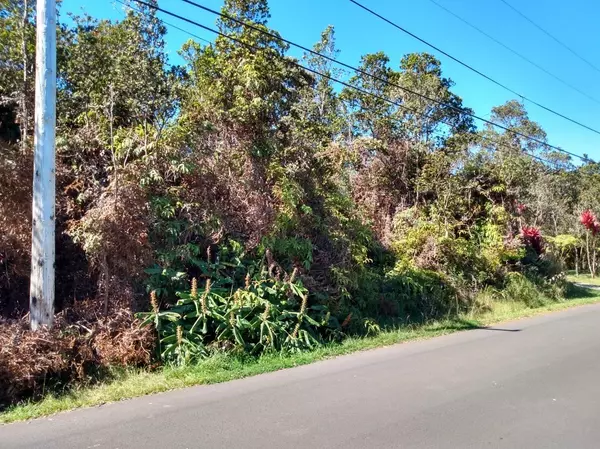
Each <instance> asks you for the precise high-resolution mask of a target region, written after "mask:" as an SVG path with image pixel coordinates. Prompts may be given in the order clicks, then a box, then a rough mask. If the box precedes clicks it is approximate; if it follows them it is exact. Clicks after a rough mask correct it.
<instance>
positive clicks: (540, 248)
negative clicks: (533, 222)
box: [521, 226, 544, 256]
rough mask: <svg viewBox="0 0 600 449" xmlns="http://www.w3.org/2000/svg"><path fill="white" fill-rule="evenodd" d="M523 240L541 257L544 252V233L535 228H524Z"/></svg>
mask: <svg viewBox="0 0 600 449" xmlns="http://www.w3.org/2000/svg"><path fill="white" fill-rule="evenodd" d="M521 238H522V239H523V243H525V245H527V246H529V247H531V248H532V249H533V250H534V251H535V252H536V254H537V255H538V256H539V255H540V254H542V253H543V252H544V241H543V239H542V233H541V232H540V230H539V229H538V228H536V227H534V226H524V227H523V228H522V229H521Z"/></svg>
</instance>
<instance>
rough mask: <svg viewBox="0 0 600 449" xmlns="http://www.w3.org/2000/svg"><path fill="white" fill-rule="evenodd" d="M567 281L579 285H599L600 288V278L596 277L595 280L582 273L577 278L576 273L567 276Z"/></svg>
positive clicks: (572, 272)
mask: <svg viewBox="0 0 600 449" xmlns="http://www.w3.org/2000/svg"><path fill="white" fill-rule="evenodd" d="M567 280H568V281H569V282H576V283H578V284H585V285H597V286H598V287H600V277H598V276H596V277H594V278H593V277H591V276H590V275H589V274H581V273H580V274H579V275H578V276H575V272H574V271H571V272H569V275H568V276H567Z"/></svg>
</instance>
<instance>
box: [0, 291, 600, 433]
mask: <svg viewBox="0 0 600 449" xmlns="http://www.w3.org/2000/svg"><path fill="white" fill-rule="evenodd" d="M577 281H578V282H581V281H579V280H577ZM596 302H600V291H594V290H590V289H577V290H576V292H575V294H574V295H572V297H571V298H570V299H569V300H568V301H563V302H559V303H553V304H550V305H547V306H543V307H539V308H535V309H531V308H527V307H526V306H525V305H523V304H521V303H516V302H514V303H513V302H503V303H496V304H494V306H493V308H492V309H491V310H490V311H489V312H486V313H484V314H477V315H474V314H471V315H467V316H464V317H461V318H455V319H451V320H447V321H444V322H438V323H432V324H428V325H425V326H419V327H405V328H400V329H396V330H390V331H384V332H381V333H380V334H379V335H376V336H371V337H364V338H351V339H347V340H345V341H344V342H342V343H336V344H328V345H325V346H323V347H321V348H318V349H316V350H314V351H311V352H306V353H301V354H293V355H280V354H275V355H266V356H263V357H261V358H258V359H252V358H245V359H244V358H242V357H236V356H228V355H221V356H215V357H212V358H210V359H208V360H206V361H204V362H202V363H200V364H197V365H194V366H189V367H184V368H164V369H161V370H158V371H156V372H147V371H143V370H138V371H133V370H130V371H121V372H117V373H114V376H113V378H112V379H111V380H110V381H107V382H105V383H102V384H98V385H95V386H93V387H87V388H81V389H78V390H75V391H71V392H69V393H67V394H64V395H61V396H47V397H46V398H44V399H43V400H41V401H39V402H30V403H25V404H21V405H16V406H13V407H11V408H9V409H7V410H5V411H4V412H2V413H0V423H4V424H5V423H10V422H14V421H22V420H28V419H33V418H39V417H42V416H48V415H51V414H54V413H58V412H61V411H66V410H72V409H75V408H80V407H90V406H95V405H100V404H104V403H107V402H115V401H120V400H123V399H129V398H133V397H137V396H143V395H147V394H152V393H159V392H164V391H168V390H173V389H178V388H184V387H189V386H193V385H202V384H212V383H219V382H225V381H228V380H233V379H240V378H243V377H248V376H254V375H257V374H262V373H266V372H271V371H277V370H281V369H285V368H291V367H294V366H299V365H305V364H308V363H312V362H316V361H318V360H323V359H326V358H330V357H335V356H339V355H344V354H349V353H352V352H357V351H362V350H367V349H373V348H377V347H382V346H388V345H392V344H396V343H402V342H407V341H414V340H419V339H426V338H433V337H437V336H440V335H445V334H450V333H454V332H457V331H462V330H468V329H473V328H476V327H478V326H486V325H490V324H493V323H498V322H501V321H507V320H511V319H517V318H525V317H529V316H533V315H539V314H543V313H546V312H553V311H558V310H564V309H567V308H571V307H575V306H580V305H585V304H592V303H596Z"/></svg>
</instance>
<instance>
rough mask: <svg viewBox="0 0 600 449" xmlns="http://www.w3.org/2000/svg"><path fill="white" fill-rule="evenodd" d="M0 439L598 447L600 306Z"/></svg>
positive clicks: (140, 402) (62, 443) (68, 444)
mask: <svg viewBox="0 0 600 449" xmlns="http://www.w3.org/2000/svg"><path fill="white" fill-rule="evenodd" d="M0 447H1V448H3V449H5V448H45V449H50V448H60V449H72V448H111V449H115V448H118V449H129V448H135V449H138V448H144V449H155V448H157V449H158V448H160V449H166V448H177V449H178V448H208V449H218V448H228V449H231V448H273V449H280V448H310V449H317V448H345V449H354V448H356V449H358V448H361V449H362V448H418V449H425V448H431V449H434V448H435V449H438V448H448V449H450V448H451V449H461V448H478V449H479V448H510V449H518V448H527V449H537V448H544V449H545V448H561V449H562V448H577V449H586V448H590V449H592V448H593V449H598V448H599V447H600V306H585V307H581V308H577V309H573V310H569V311H566V312H560V313H555V314H550V315H546V316H541V317H537V318H533V319H528V320H523V321H517V322H511V323H507V324H504V325H501V326H498V327H496V328H492V329H481V330H474V331H469V332H463V333H459V334H453V335H449V336H445V337H441V338H436V339H433V340H427V341H421V342H414V343H408V344H404V345H397V346H393V347H388V348H383V349H379V350H375V351H369V352H365V353H361V354H355V355H351V356H346V357H340V358H338V359H334V360H329V361H325V362H321V363H317V364H313V365H310V366H304V367H300V368H296V369H293V370H286V371H280V372H277V373H272V374H267V375H263V376H258V377H254V378H250V379H245V380H240V381H235V382H230V383H227V384H221V385H215V386H207V387H197V388H191V389H187V390H181V391H176V392H170V393H166V394H161V395H155V396H149V397H144V398H139V399H135V400H132V401H126V402H122V403H118V404H112V405H106V406H103V407H99V408H94V409H87V410H80V411H76V412H71V413H66V414H61V415H58V416H55V417H53V418H50V419H43V420H38V421H33V422H30V423H18V424H12V425H7V426H1V427H0Z"/></svg>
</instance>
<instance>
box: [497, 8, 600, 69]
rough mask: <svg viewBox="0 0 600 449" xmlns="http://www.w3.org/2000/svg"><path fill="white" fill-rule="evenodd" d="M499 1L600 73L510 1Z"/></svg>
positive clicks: (594, 67)
mask: <svg viewBox="0 0 600 449" xmlns="http://www.w3.org/2000/svg"><path fill="white" fill-rule="evenodd" d="M500 1H501V2H502V3H504V4H505V5H506V6H508V7H509V8H510V9H512V10H513V11H514V12H516V13H517V14H518V15H520V16H521V17H522V18H523V19H525V20H526V21H527V22H529V23H530V24H532V25H533V26H534V27H536V28H537V29H538V30H540V31H541V32H542V33H544V34H545V35H546V36H548V37H549V38H550V39H552V40H553V41H554V42H556V43H558V44H559V45H560V46H561V47H564V48H566V49H567V50H568V51H569V52H570V53H571V54H573V55H574V56H576V57H577V58H579V59H581V60H582V61H583V62H585V63H586V64H587V65H589V66H590V67H591V68H592V69H594V70H595V71H596V72H599V73H600V69H599V68H598V67H596V66H595V65H594V64H592V63H591V62H590V61H588V60H587V59H586V58H584V57H583V56H581V55H580V54H579V53H577V52H576V51H575V50H573V49H572V48H571V47H569V46H568V45H567V44H565V43H564V42H562V41H561V40H559V39H558V38H557V37H556V36H554V35H553V34H551V33H550V32H549V31H546V30H545V29H544V28H542V27H541V26H540V25H538V24H537V23H536V22H534V21H533V20H531V19H530V18H529V17H527V16H526V15H525V14H523V13H522V12H521V11H519V10H518V9H517V8H515V7H514V6H513V5H511V4H510V3H508V2H507V1H506V0H500Z"/></svg>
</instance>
